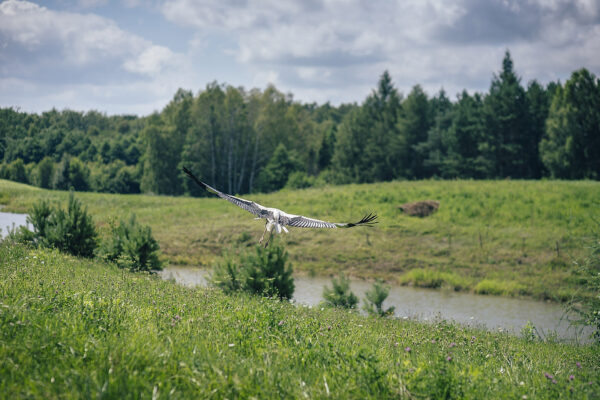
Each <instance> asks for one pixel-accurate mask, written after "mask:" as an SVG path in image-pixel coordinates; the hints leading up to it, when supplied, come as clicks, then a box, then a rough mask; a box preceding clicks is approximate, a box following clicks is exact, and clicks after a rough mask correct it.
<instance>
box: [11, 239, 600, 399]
mask: <svg viewBox="0 0 600 400" xmlns="http://www.w3.org/2000/svg"><path fill="white" fill-rule="evenodd" d="M0 376H2V379H1V380H0V397H6V398H44V399H49V398H64V399H69V398H115V399H116V398H118V399H123V398H148V399H149V398H153V399H160V398H175V399H176V398H206V399H209V398H230V399H231V398H251V397H253V396H254V397H256V398H325V397H330V398H344V399H345V398H360V399H365V398H377V399H385V398H398V397H401V398H480V399H481V398H519V399H521V398H536V399H557V398H578V399H586V398H589V399H592V398H598V396H600V383H599V382H600V352H598V348H597V346H592V345H586V346H577V345H568V344H560V343H553V342H548V343H541V342H536V341H531V340H526V339H524V338H517V337H514V336H510V335H507V334H500V333H490V332H485V331H479V330H474V329H466V328H462V327H460V326H457V325H455V324H452V323H448V322H442V321H439V322H435V323H431V324H423V323H417V322H414V321H403V320H384V319H377V318H366V317H362V316H360V315H357V314H354V313H351V314H349V313H347V312H342V311H336V310H317V309H308V308H302V307H295V306H292V305H291V304H289V303H286V302H279V301H276V300H270V299H264V298H259V297H249V296H245V295H240V296H231V297H230V296H225V295H223V294H222V293H221V292H219V291H216V290H211V289H190V288H186V287H183V286H179V285H176V284H174V283H171V282H167V281H162V280H160V279H159V278H156V277H152V276H149V275H145V274H144V275H142V274H137V275H136V274H133V273H129V272H125V271H123V270H118V269H116V268H115V267H113V266H110V265H106V264H102V263H99V262H93V261H84V260H80V259H75V258H72V257H68V256H65V255H62V254H59V253H57V252H54V251H46V250H44V251H42V250H27V249H25V248H23V247H11V246H8V245H0ZM524 396H527V397H524Z"/></svg>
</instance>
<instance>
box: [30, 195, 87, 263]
mask: <svg viewBox="0 0 600 400" xmlns="http://www.w3.org/2000/svg"><path fill="white" fill-rule="evenodd" d="M27 222H29V223H31V224H32V225H33V231H32V232H31V233H30V234H29V235H28V236H31V237H32V239H33V243H34V244H36V245H38V246H42V247H49V248H56V249H58V250H60V251H64V252H66V253H69V254H73V255H75V256H81V257H93V255H94V250H95V249H96V238H97V236H98V234H97V232H96V228H95V226H94V222H93V221H92V217H91V215H89V214H88V212H87V209H86V208H84V207H82V205H81V202H80V201H79V200H78V199H76V198H75V196H74V195H73V192H71V193H69V202H68V206H67V209H66V211H65V210H63V209H62V208H61V207H59V206H58V205H54V206H53V205H51V204H49V203H48V202H47V201H45V200H42V201H40V202H38V203H37V204H35V205H34V206H33V208H32V209H31V212H30V213H29V216H28V217H27ZM23 232H25V230H23Z"/></svg>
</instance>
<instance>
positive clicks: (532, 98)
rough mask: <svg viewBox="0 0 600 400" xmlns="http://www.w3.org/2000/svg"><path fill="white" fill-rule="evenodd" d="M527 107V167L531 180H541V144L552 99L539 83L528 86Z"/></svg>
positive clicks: (531, 83)
mask: <svg viewBox="0 0 600 400" xmlns="http://www.w3.org/2000/svg"><path fill="white" fill-rule="evenodd" d="M526 95H527V105H528V107H529V109H528V116H529V123H528V130H529V135H528V136H527V139H528V142H527V151H526V154H525V155H526V157H527V161H526V163H527V165H528V167H529V168H528V169H529V176H528V177H529V178H535V179H539V178H541V177H542V172H543V169H544V166H543V164H542V159H541V157H540V149H539V146H540V142H541V141H542V137H543V136H544V132H545V128H546V119H547V118H548V111H549V110H550V100H551V99H550V97H549V96H548V92H547V91H546V89H545V88H544V87H543V86H542V85H540V84H539V83H538V82H537V81H535V80H534V81H531V82H530V83H529V85H528V86H527V94H526Z"/></svg>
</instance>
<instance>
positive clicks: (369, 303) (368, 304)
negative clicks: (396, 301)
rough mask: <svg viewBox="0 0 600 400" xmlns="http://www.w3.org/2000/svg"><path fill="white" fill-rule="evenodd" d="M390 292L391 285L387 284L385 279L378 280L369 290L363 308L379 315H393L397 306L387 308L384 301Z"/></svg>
mask: <svg viewBox="0 0 600 400" xmlns="http://www.w3.org/2000/svg"><path fill="white" fill-rule="evenodd" d="M389 293H390V288H389V286H385V285H384V284H383V281H381V280H379V279H378V280H376V281H375V283H374V284H373V287H372V288H371V290H368V291H367V293H365V294H366V296H367V297H365V304H364V305H363V309H364V310H365V311H366V312H367V313H369V314H370V315H379V316H381V317H385V316H388V315H393V314H394V310H395V309H396V308H395V307H390V308H388V309H387V310H384V309H383V302H384V301H385V299H387V297H388V295H389Z"/></svg>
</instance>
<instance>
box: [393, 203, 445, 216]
mask: <svg viewBox="0 0 600 400" xmlns="http://www.w3.org/2000/svg"><path fill="white" fill-rule="evenodd" d="M439 207H440V202H439V201H435V200H425V201H414V202H412V203H405V204H402V205H401V206H399V207H398V208H399V209H400V210H401V211H402V212H403V213H405V214H408V215H410V216H413V217H427V216H428V215H431V214H433V213H434V212H436V211H437V209H438V208H439Z"/></svg>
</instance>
